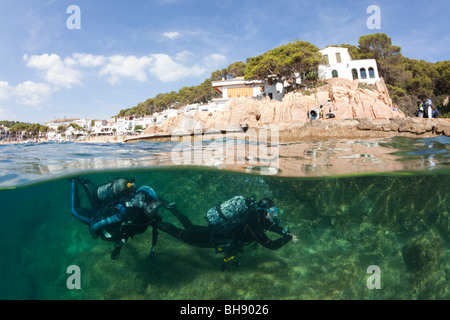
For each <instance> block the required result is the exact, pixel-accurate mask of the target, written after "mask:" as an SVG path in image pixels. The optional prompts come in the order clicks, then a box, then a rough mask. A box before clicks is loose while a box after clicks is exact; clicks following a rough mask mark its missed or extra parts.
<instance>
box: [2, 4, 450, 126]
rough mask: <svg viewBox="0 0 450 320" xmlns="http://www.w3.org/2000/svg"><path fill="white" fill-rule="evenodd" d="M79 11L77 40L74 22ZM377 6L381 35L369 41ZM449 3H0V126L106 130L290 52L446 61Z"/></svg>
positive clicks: (449, 38)
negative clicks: (360, 48) (102, 124)
mask: <svg viewBox="0 0 450 320" xmlns="http://www.w3.org/2000/svg"><path fill="white" fill-rule="evenodd" d="M71 5H76V6H78V8H79V9H80V15H79V17H80V19H79V21H80V27H81V28H80V29H69V28H68V27H67V20H68V19H69V20H70V21H73V20H71V19H70V18H71V17H72V14H73V13H74V12H73V11H70V12H69V13H67V9H68V7H69V6H71ZM371 5H377V6H378V7H379V8H380V18H381V29H369V28H368V27H367V20H368V19H369V18H370V17H371V15H372V13H367V9H368V7H369V6H371ZM449 9H450V4H449V2H448V0H433V1H422V0H412V1H411V0H410V1H405V0H396V1H392V0H389V1H386V0H380V1H375V0H369V1H365V0H359V1H356V0H355V1H353V0H351V1H330V0H317V1H303V0H275V1H268V0H255V1H253V0H239V1H237V0H222V1H215V0H107V1H106V0H70V1H66V0H20V1H17V0H0V30H1V32H0V120H15V121H24V122H33V123H35V122H38V123H45V122H47V121H50V120H53V119H55V118H57V119H59V118H64V117H66V118H90V119H106V118H109V117H110V116H114V115H115V114H117V113H118V112H119V111H120V110H121V109H125V108H129V107H133V106H135V105H137V104H138V103H139V102H143V101H145V100H147V99H148V98H152V97H154V96H155V95H157V94H158V93H165V92H170V91H178V90H179V89H180V88H182V87H184V86H193V85H198V84H200V83H202V82H203V81H204V80H205V79H206V78H209V77H210V75H211V72H213V71H215V70H218V69H222V68H226V67H227V66H228V65H229V64H231V63H233V62H236V61H245V59H246V58H248V57H253V56H256V55H259V54H262V53H264V52H266V51H268V50H270V49H273V48H275V47H278V46H280V45H282V44H287V43H289V42H291V41H296V40H302V41H308V42H311V43H312V44H314V45H316V46H317V47H319V48H324V47H326V46H327V45H331V44H343V43H348V44H352V45H358V39H359V37H360V36H363V35H367V34H372V33H377V32H382V33H386V34H387V35H388V36H390V37H391V38H392V40H393V44H394V45H399V46H401V47H402V53H403V55H405V56H407V57H409V58H414V59H419V60H426V61H430V62H436V61H443V60H449V57H450V33H449V29H450V28H449V27H450V26H449V19H448V11H449Z"/></svg>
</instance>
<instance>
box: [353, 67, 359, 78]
mask: <svg viewBox="0 0 450 320" xmlns="http://www.w3.org/2000/svg"><path fill="white" fill-rule="evenodd" d="M352 76H353V80H357V79H359V77H358V70H356V69H352Z"/></svg>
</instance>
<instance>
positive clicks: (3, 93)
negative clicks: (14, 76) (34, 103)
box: [0, 81, 11, 100]
mask: <svg viewBox="0 0 450 320" xmlns="http://www.w3.org/2000/svg"><path fill="white" fill-rule="evenodd" d="M10 96H11V87H10V86H9V83H8V82H5V81H0V100H8V99H9V97H10Z"/></svg>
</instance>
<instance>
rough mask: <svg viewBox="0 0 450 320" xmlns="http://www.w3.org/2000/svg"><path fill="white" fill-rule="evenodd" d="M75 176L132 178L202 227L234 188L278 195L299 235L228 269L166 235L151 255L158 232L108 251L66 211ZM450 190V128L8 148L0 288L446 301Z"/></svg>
mask: <svg viewBox="0 0 450 320" xmlns="http://www.w3.org/2000/svg"><path fill="white" fill-rule="evenodd" d="M75 177H82V178H88V179H90V180H91V181H92V182H93V183H95V184H97V185H100V184H102V183H105V182H108V181H111V180H113V179H115V178H118V177H128V178H132V179H134V180H135V181H136V184H137V185H139V186H141V185H148V186H151V187H152V188H153V189H154V190H155V191H156V192H157V193H158V194H159V195H160V196H162V197H164V198H166V199H168V200H171V201H174V202H175V203H176V204H177V207H178V208H179V209H180V210H181V211H182V212H184V213H185V214H186V215H187V216H189V218H190V219H191V220H192V221H193V222H194V223H196V224H199V225H206V220H205V216H206V212H207V210H208V209H209V208H211V207H213V206H216V205H217V204H218V203H219V202H222V201H225V200H227V199H229V198H232V197H234V196H236V195H243V196H245V197H249V196H251V195H255V196H256V197H257V198H263V197H266V198H271V199H273V200H274V201H275V202H276V203H277V205H278V206H279V207H280V208H282V209H283V213H282V214H281V215H280V218H281V225H283V226H286V227H289V229H290V230H291V232H292V233H293V234H295V235H296V236H297V237H298V239H299V241H298V242H297V243H292V242H291V243H288V244H287V245H285V246H284V247H282V248H280V249H279V250H276V251H271V250H268V249H266V248H264V247H262V246H257V247H254V246H249V247H246V248H245V249H244V251H243V252H242V253H241V254H240V255H239V257H238V258H239V260H240V266H234V265H231V264H230V265H229V266H227V268H226V270H225V271H221V266H222V263H223V261H222V260H223V257H222V256H220V255H215V254H214V252H213V250H212V249H200V248H196V247H192V246H189V245H187V244H184V243H182V242H180V241H178V240H176V239H174V238H172V237H170V236H169V235H167V234H164V233H160V235H159V240H158V244H157V246H156V255H155V257H154V258H150V257H149V248H150V245H151V238H152V236H151V231H150V229H149V230H148V231H147V232H146V233H144V234H139V235H136V236H135V237H134V238H133V239H129V241H128V242H127V243H126V244H125V245H124V246H123V248H122V252H121V254H120V258H119V259H118V260H112V259H111V258H110V255H111V251H112V249H113V244H112V243H109V242H105V241H102V240H100V239H93V238H92V237H91V236H90V233H89V230H88V227H87V226H86V225H84V224H82V223H81V222H79V221H78V220H76V219H75V218H74V217H73V216H72V215H71V208H70V181H71V179H72V178H75ZM449 190H450V138H448V137H437V138H429V139H410V138H404V137H396V138H390V139H370V140H356V141H353V140H324V141H310V142H298V143H276V142H272V143H261V142H255V141H253V142H252V141H248V140H236V139H222V140H220V139H215V140H210V141H208V140H206V141H202V142H201V143H181V142H138V143H132V144H123V143H104V144H87V143H77V142H68V143H41V144H33V143H27V144H9V145H0V204H1V210H0V218H1V221H2V223H0V252H1V259H0V298H1V299H27V300H28V299H44V300H47V299H150V300H169V299H171V300H173V299H175V300H182V299H183V300H184V299H189V300H197V299H207V300H211V299H231V300H237V299H257V300H266V299H271V300H272V299H274V300H291V299H295V300H297V299H370V300H372V299H406V300H410V299H442V300H448V299H449V298H450V290H449V283H450V281H449V278H450V237H449V235H450V220H449V209H450V193H449ZM83 201H85V200H83ZM84 203H85V202H84ZM161 214H162V217H163V220H165V221H168V222H172V223H175V224H176V223H177V222H176V220H174V218H173V217H172V216H171V214H170V213H169V212H168V211H164V210H162V211H161ZM271 237H272V236H271ZM273 238H274V239H275V238H276V236H275V237H273ZM75 276H77V277H78V278H74V277H75ZM78 280H79V281H78ZM75 283H76V284H78V285H79V287H76V286H75V287H74V284H75Z"/></svg>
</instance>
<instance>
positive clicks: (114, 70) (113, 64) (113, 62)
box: [100, 55, 153, 85]
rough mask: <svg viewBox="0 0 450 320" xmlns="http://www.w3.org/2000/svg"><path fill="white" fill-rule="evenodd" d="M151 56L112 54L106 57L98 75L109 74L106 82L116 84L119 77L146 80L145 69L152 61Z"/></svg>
mask: <svg viewBox="0 0 450 320" xmlns="http://www.w3.org/2000/svg"><path fill="white" fill-rule="evenodd" d="M152 60H153V59H152V58H151V57H149V56H144V57H142V58H136V57H135V56H122V55H114V56H111V57H109V58H108V63H107V64H106V65H105V66H104V67H103V68H102V70H100V75H101V76H104V75H107V76H109V78H108V82H109V83H110V84H112V85H115V84H118V83H119V82H120V78H121V77H127V78H134V79H135V80H137V81H139V82H144V81H146V80H147V73H146V70H147V69H148V67H149V66H150V63H151V62H152Z"/></svg>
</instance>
